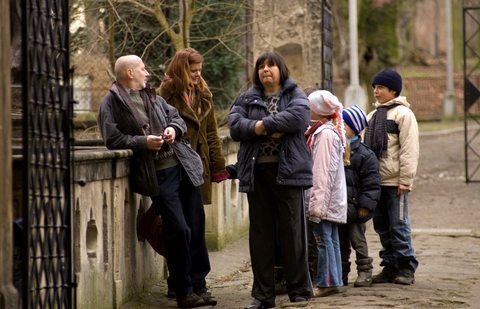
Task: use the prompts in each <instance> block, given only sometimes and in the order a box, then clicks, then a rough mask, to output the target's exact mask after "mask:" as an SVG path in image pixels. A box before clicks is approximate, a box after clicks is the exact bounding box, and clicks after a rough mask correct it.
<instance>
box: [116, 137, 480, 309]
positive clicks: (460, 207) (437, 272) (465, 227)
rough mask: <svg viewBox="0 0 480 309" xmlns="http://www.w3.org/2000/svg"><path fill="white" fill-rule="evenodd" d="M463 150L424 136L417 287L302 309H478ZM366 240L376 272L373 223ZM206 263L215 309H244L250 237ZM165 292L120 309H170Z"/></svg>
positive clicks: (457, 141)
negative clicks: (210, 270) (209, 270)
mask: <svg viewBox="0 0 480 309" xmlns="http://www.w3.org/2000/svg"><path fill="white" fill-rule="evenodd" d="M463 149H464V135H463V132H462V131H459V130H456V131H455V130H453V131H450V132H448V133H444V134H438V132H437V134H426V135H422V137H421V159H420V165H419V170H418V177H417V180H416V183H415V188H414V191H413V192H412V193H411V195H410V219H411V222H412V228H413V229H414V231H413V242H414V246H415V249H416V251H417V255H418V259H419V261H420V266H419V268H418V270H417V274H416V283H415V285H412V286H400V285H395V284H382V285H375V286H374V287H372V288H353V286H352V285H350V286H348V287H345V288H343V292H342V293H341V294H337V295H333V296H330V297H325V298H318V299H313V300H311V301H310V302H309V303H308V305H306V306H304V307H305V308H353V307H355V308H384V307H395V308H480V183H470V184H466V183H465V167H464V154H463V153H464V152H463ZM477 149H480V148H477ZM472 163H473V162H472ZM476 164H478V162H477V163H476ZM478 173H480V171H479V172H478ZM477 175H478V174H477ZM477 179H478V177H477ZM367 237H368V241H369V246H370V254H371V256H372V257H373V258H374V265H375V269H374V272H377V271H379V262H380V261H379V258H378V250H379V241H378V237H377V235H376V234H375V232H374V231H373V228H372V226H371V222H370V223H369V225H368V231H367ZM210 257H211V263H212V272H211V273H210V275H209V276H208V278H207V279H208V285H209V287H210V289H211V290H212V292H213V294H214V295H216V296H217V298H218V300H219V304H218V305H217V308H221V309H223V308H243V306H244V305H246V304H248V303H249V302H250V290H251V284H252V275H251V271H250V265H249V256H248V239H247V238H246V237H245V238H242V239H241V240H239V241H237V242H235V243H233V244H231V245H230V246H229V247H227V248H226V249H225V250H223V251H221V252H212V253H211V255H210ZM355 275H356V274H354V273H352V274H351V280H350V281H351V282H353V281H354V280H355ZM165 290H166V287H165V283H164V282H162V283H159V285H158V286H156V287H155V289H154V290H153V291H152V292H151V293H145V294H143V295H139V298H138V299H137V300H135V301H132V302H130V303H128V304H126V305H125V306H123V307H122V308H123V309H129V308H175V307H176V303H175V302H174V301H171V300H167V298H166V297H165ZM293 305H294V304H291V303H289V302H288V299H287V297H286V296H280V297H277V306H278V307H284V308H286V307H294V306H293Z"/></svg>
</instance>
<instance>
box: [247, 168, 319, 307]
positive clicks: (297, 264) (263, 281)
mask: <svg viewBox="0 0 480 309" xmlns="http://www.w3.org/2000/svg"><path fill="white" fill-rule="evenodd" d="M277 170H278V165H277V164H274V163H266V164H257V165H256V167H255V184H254V185H255V192H250V193H248V194H247V197H248V204H249V216H250V239H249V242H250V259H251V262H252V271H253V278H254V283H253V288H252V296H253V297H254V298H256V299H258V300H260V301H262V302H263V303H265V304H268V305H271V306H274V305H275V278H274V277H275V276H274V264H275V247H276V242H277V243H278V245H277V246H279V247H280V255H281V259H282V264H283V267H284V274H285V280H286V284H287V291H288V296H289V297H290V299H292V298H293V297H295V296H303V297H305V298H310V297H311V288H312V286H311V281H310V276H309V273H308V264H307V244H306V225H305V224H306V220H305V211H304V206H303V189H302V188H301V187H295V186H282V185H278V184H276V176H277ZM276 225H277V226H278V229H277V230H275V226H276ZM275 234H277V236H278V238H277V241H276V240H275V239H276V237H275Z"/></svg>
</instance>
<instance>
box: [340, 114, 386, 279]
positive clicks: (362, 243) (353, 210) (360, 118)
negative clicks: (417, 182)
mask: <svg viewBox="0 0 480 309" xmlns="http://www.w3.org/2000/svg"><path fill="white" fill-rule="evenodd" d="M342 116H343V122H344V124H345V133H346V137H347V139H348V143H347V144H348V146H347V155H346V156H345V157H346V158H349V159H348V160H345V178H346V183H347V202H348V208H347V224H344V225H340V226H339V228H338V235H339V240H340V253H341V256H342V279H343V285H344V286H347V285H348V273H349V272H350V252H351V248H353V249H354V250H355V254H356V259H355V262H356V264H357V273H358V277H357V279H356V281H355V283H354V284H353V286H354V287H369V286H371V285H372V269H373V265H372V262H373V259H372V258H371V257H369V256H368V246H367V239H366V237H365V222H367V221H368V220H370V218H372V214H373V211H374V210H375V207H376V205H377V202H378V200H379V198H380V175H379V172H378V160H377V157H376V156H375V153H374V152H373V151H372V150H370V148H368V147H367V146H366V145H365V144H364V143H363V142H362V140H361V137H360V133H361V132H362V131H363V129H364V128H365V127H366V126H367V117H366V115H365V112H364V111H363V110H361V109H360V108H359V107H358V106H357V105H354V106H352V107H349V108H345V109H343V111H342ZM348 152H349V153H348Z"/></svg>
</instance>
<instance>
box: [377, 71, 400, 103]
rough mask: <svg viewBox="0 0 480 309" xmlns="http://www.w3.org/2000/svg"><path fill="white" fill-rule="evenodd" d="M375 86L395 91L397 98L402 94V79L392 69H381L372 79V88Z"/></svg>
mask: <svg viewBox="0 0 480 309" xmlns="http://www.w3.org/2000/svg"><path fill="white" fill-rule="evenodd" d="M375 85H382V86H385V87H388V89H390V90H393V91H395V94H396V96H397V97H398V96H399V95H400V92H402V77H401V76H400V74H398V73H397V72H396V71H394V70H392V69H383V70H381V71H380V72H378V73H377V74H375V76H374V77H373V79H372V87H375Z"/></svg>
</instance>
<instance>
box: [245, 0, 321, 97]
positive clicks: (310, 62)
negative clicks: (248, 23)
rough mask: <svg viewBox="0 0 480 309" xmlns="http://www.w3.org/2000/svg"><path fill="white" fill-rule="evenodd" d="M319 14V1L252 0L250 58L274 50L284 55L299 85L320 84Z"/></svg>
mask: <svg viewBox="0 0 480 309" xmlns="http://www.w3.org/2000/svg"><path fill="white" fill-rule="evenodd" d="M320 17H321V3H320V1H317V2H315V1H308V0H303V1H302V0H299V1H290V0H278V1H270V0H255V1H254V12H253V33H254V35H253V46H252V50H253V61H255V60H256V59H257V57H258V56H259V55H260V54H261V53H262V52H265V51H272V50H274V51H276V52H278V53H279V54H281V55H282V56H283V57H284V58H285V61H286V62H287V66H288V68H289V70H290V73H291V76H292V77H293V79H295V80H296V81H297V82H298V84H299V85H300V87H302V88H305V87H309V86H315V85H321V80H322V76H321V65H322V54H321V43H322V42H321V18H320ZM251 65H252V66H253V65H254V63H252V64H251Z"/></svg>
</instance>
